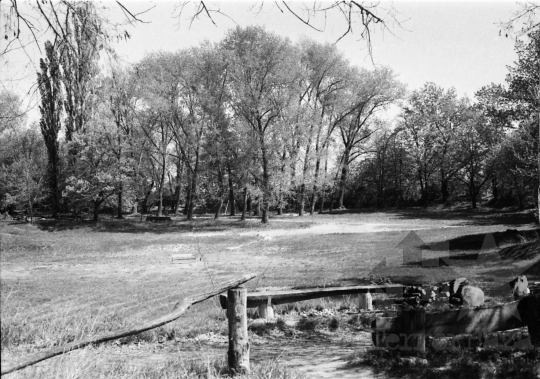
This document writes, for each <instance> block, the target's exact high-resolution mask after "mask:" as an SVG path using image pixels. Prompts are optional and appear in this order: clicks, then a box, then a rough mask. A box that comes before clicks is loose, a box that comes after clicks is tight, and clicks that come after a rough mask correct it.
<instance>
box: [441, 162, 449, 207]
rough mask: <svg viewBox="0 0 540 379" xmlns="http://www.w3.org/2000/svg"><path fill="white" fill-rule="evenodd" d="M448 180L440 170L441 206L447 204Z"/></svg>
mask: <svg viewBox="0 0 540 379" xmlns="http://www.w3.org/2000/svg"><path fill="white" fill-rule="evenodd" d="M448 197H449V193H448V178H447V177H446V176H445V173H444V170H442V169H441V200H442V203H443V204H446V203H447V202H448Z"/></svg>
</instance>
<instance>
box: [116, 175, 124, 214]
mask: <svg viewBox="0 0 540 379" xmlns="http://www.w3.org/2000/svg"><path fill="white" fill-rule="evenodd" d="M123 193H124V184H123V183H122V182H120V185H119V188H118V212H117V215H116V217H117V218H119V219H123V218H124V216H122V203H123V201H122V195H123Z"/></svg>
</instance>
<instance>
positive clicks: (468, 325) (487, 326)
mask: <svg viewBox="0 0 540 379" xmlns="http://www.w3.org/2000/svg"><path fill="white" fill-rule="evenodd" d="M535 296H538V295H535ZM530 297H532V296H528V297H526V298H523V299H521V300H519V301H514V302H511V303H507V304H502V305H496V306H493V307H489V308H476V309H460V310H454V311H447V312H438V313H428V314H426V323H425V331H426V334H429V335H432V336H433V335H437V334H453V335H456V334H468V333H479V332H482V333H486V332H497V331H502V330H509V329H515V328H521V327H524V326H526V323H525V321H524V317H521V320H519V319H518V318H517V317H515V316H514V315H517V316H520V312H519V309H518V308H522V307H523V306H521V307H519V304H520V303H521V302H522V301H527V302H528V301H530V300H526V299H528V298H530ZM402 325H403V321H402V316H401V315H400V316H398V317H377V319H376V320H375V329H376V330H377V331H378V332H386V333H397V334H399V333H415V332H417V330H407V331H404V330H403V326H402Z"/></svg>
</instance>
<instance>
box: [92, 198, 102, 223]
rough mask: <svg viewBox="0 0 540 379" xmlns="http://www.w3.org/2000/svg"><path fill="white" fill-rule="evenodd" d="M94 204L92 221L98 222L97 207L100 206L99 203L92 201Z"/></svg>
mask: <svg viewBox="0 0 540 379" xmlns="http://www.w3.org/2000/svg"><path fill="white" fill-rule="evenodd" d="M93 203H94V221H96V222H97V221H98V220H99V206H100V205H101V201H95V200H94V201H93Z"/></svg>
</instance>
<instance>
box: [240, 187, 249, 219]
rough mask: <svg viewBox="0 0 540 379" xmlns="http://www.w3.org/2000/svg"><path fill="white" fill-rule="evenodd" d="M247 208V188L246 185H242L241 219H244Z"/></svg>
mask: <svg viewBox="0 0 540 379" xmlns="http://www.w3.org/2000/svg"><path fill="white" fill-rule="evenodd" d="M247 208H248V189H247V187H244V206H243V207H242V217H241V218H240V220H241V221H244V220H245V219H246V211H247Z"/></svg>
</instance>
